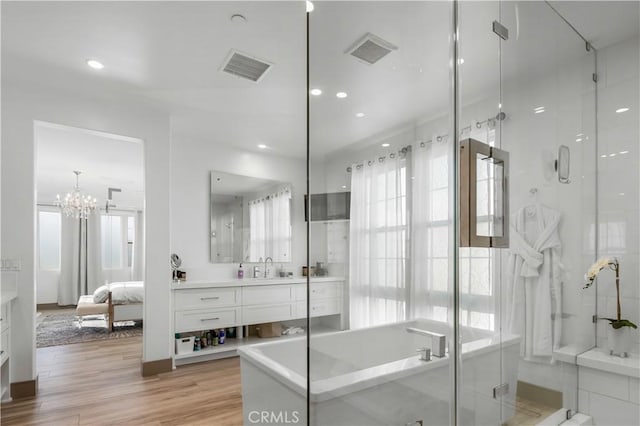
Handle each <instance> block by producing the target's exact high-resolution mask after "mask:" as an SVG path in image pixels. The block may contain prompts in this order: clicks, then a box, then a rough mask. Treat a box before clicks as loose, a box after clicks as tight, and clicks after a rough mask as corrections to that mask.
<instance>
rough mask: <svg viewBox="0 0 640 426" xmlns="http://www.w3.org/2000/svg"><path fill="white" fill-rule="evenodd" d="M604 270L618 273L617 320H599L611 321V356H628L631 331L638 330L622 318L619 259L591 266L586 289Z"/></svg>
mask: <svg viewBox="0 0 640 426" xmlns="http://www.w3.org/2000/svg"><path fill="white" fill-rule="evenodd" d="M603 269H611V270H613V271H614V272H615V273H616V294H617V316H616V318H599V319H603V320H607V321H609V324H610V325H611V328H609V329H608V330H607V346H608V349H609V354H610V355H620V356H621V357H623V358H626V357H627V356H628V352H629V348H630V347H631V329H632V328H638V326H636V325H635V324H634V323H632V322H631V321H629V320H627V319H623V318H622V314H621V312H620V263H619V262H618V259H616V258H615V257H614V258H610V257H603V258H602V259H600V260H598V261H597V262H596V263H594V264H593V265H591V267H590V268H589V271H587V274H586V275H585V280H586V281H587V282H586V284H585V286H584V288H589V287H591V285H592V284H593V282H594V281H595V279H596V277H597V276H598V274H599V273H600V271H602V270H603Z"/></svg>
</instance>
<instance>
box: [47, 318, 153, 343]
mask: <svg viewBox="0 0 640 426" xmlns="http://www.w3.org/2000/svg"><path fill="white" fill-rule="evenodd" d="M141 335H142V321H120V322H116V323H114V331H112V332H111V333H109V330H108V329H107V322H106V321H105V320H104V318H102V317H101V316H96V317H85V319H84V320H83V321H82V327H80V324H79V322H78V318H77V317H76V316H75V315H74V314H72V313H71V314H70V313H61V314H48V315H47V316H46V317H44V318H43V319H42V322H41V323H40V324H38V326H37V328H36V346H37V347H38V348H46V347H48V346H59V345H69V344H72V343H84V342H93V341H97V340H111V339H121V338H123V337H135V336H141Z"/></svg>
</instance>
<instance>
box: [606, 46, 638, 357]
mask: <svg viewBox="0 0 640 426" xmlns="http://www.w3.org/2000/svg"><path fill="white" fill-rule="evenodd" d="M639 52H640V41H639V37H638V36H636V37H635V38H632V39H629V40H626V41H624V42H621V43H617V44H615V45H613V46H610V47H607V48H605V49H602V50H600V51H599V52H598V76H599V81H598V211H599V228H600V231H599V232H600V250H599V251H600V253H599V254H600V256H615V257H617V258H618V260H619V261H620V277H621V281H620V293H621V296H622V299H621V305H622V316H623V318H626V319H628V320H631V321H633V322H634V323H635V324H637V325H638V326H640V273H639V270H640V261H639V260H638V259H639V255H640V250H639V248H640V242H639V238H638V233H639V230H638V228H639V218H640V210H639V209H640V206H639V202H640V201H639V200H640V197H639V194H638V192H639V190H638V188H639V186H640V175H639V170H640V145H639V143H638V141H639V140H640V130H639V127H640V102H639V99H638V98H639V96H640V93H639V91H640V87H639V79H640V73H639V72H638V69H639V68H640V64H639V61H640V57H639V56H640V53H639ZM622 107H627V108H629V111H627V112H625V113H620V114H618V113H616V112H615V111H616V110H617V109H619V108H622ZM621 152H622V153H623V154H621ZM612 154H615V156H611V155H612ZM603 156H604V157H603ZM601 275H602V276H601V277H600V278H599V279H598V283H597V286H598V288H597V294H598V316H600V317H615V315H616V290H615V280H614V274H613V273H609V272H605V273H603V274H601ZM607 327H609V325H608V322H607V321H600V322H599V323H598V329H597V334H598V346H603V345H605V344H606V338H607V335H606V329H607ZM633 334H634V336H635V342H636V345H635V346H634V348H633V349H632V351H633V352H635V353H640V329H639V330H634V331H633Z"/></svg>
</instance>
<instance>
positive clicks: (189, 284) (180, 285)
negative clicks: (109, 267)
mask: <svg viewBox="0 0 640 426" xmlns="http://www.w3.org/2000/svg"><path fill="white" fill-rule="evenodd" d="M336 281H344V277H311V282H314V283H323V282H336ZM306 282H307V277H294V278H245V279H242V280H239V279H235V280H234V279H229V280H187V281H180V282H177V283H176V282H172V283H171V289H172V290H180V289H187V288H215V287H247V286H256V285H278V284H304V283H306Z"/></svg>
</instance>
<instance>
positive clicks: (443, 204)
mask: <svg viewBox="0 0 640 426" xmlns="http://www.w3.org/2000/svg"><path fill="white" fill-rule="evenodd" d="M448 146H449V145H448V144H447V142H446V139H445V141H442V142H436V138H433V142H431V143H421V144H420V145H419V146H417V147H416V149H415V150H414V152H413V158H414V168H413V179H412V184H413V185H412V194H413V197H412V222H411V226H412V236H411V241H412V258H413V262H412V285H411V289H410V294H411V297H410V302H411V303H410V317H411V318H431V319H435V320H438V321H447V306H448V305H449V299H448V293H447V289H448V285H449V263H448V255H449V253H448V251H449V225H450V224H449V207H448V206H449V188H448V181H449V164H448V161H449V159H448V155H447V150H448Z"/></svg>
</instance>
